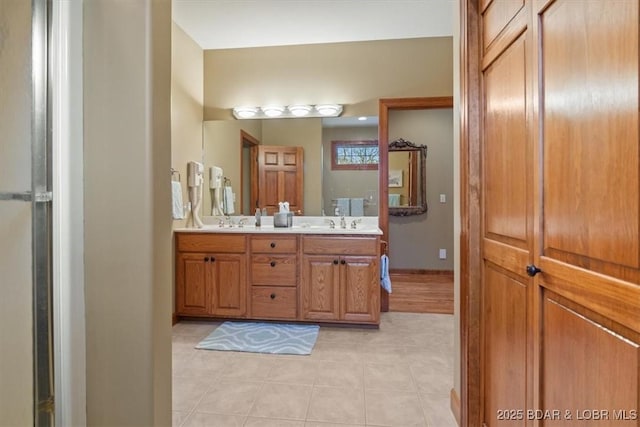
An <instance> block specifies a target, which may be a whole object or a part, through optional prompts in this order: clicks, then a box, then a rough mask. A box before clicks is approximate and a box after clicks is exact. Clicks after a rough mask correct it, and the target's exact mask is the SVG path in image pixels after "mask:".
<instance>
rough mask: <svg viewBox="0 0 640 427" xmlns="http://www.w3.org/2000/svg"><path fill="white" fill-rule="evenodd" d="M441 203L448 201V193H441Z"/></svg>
mask: <svg viewBox="0 0 640 427" xmlns="http://www.w3.org/2000/svg"><path fill="white" fill-rule="evenodd" d="M440 203H447V195H446V194H441V195H440Z"/></svg>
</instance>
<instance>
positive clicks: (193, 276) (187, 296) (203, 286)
mask: <svg viewBox="0 0 640 427" xmlns="http://www.w3.org/2000/svg"><path fill="white" fill-rule="evenodd" d="M208 260H209V255H206V254H203V253H179V254H178V256H177V263H176V306H177V307H176V311H177V313H178V314H179V315H185V316H189V315H197V316H201V315H206V314H209V312H210V308H211V306H210V304H209V298H208V291H207V287H208V285H207V280H208V273H207V269H208V264H209V263H208Z"/></svg>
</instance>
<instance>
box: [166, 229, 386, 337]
mask: <svg viewBox="0 0 640 427" xmlns="http://www.w3.org/2000/svg"><path fill="white" fill-rule="evenodd" d="M379 246H380V239H379V237H377V236H345V235H340V236H334V235H306V234H300V235H298V234H284V235H283V234H275V233H274V234H260V233H194V232H177V233H176V315H177V316H183V317H228V318H249V319H256V320H258V319H264V320H286V321H295V320H297V321H315V322H334V323H352V324H373V325H377V324H378V323H379V321H380V268H379Z"/></svg>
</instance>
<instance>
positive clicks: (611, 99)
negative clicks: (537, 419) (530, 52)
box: [534, 0, 640, 426]
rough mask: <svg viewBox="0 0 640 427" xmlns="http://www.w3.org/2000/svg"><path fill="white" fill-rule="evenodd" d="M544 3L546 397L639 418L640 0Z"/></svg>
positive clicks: (571, 413)
mask: <svg viewBox="0 0 640 427" xmlns="http://www.w3.org/2000/svg"><path fill="white" fill-rule="evenodd" d="M535 5H536V19H535V25H536V27H535V28H536V35H537V45H538V46H541V48H540V50H539V51H538V52H537V55H536V56H537V58H536V61H537V63H538V64H539V65H540V68H539V70H540V75H539V76H538V78H537V82H538V84H539V89H538V92H539V105H540V110H539V116H538V118H537V122H538V124H539V126H537V127H536V129H539V130H540V134H539V135H537V140H538V141H539V144H540V146H539V149H540V152H541V153H542V158H541V161H540V165H539V166H540V167H539V168H538V169H537V170H538V171H539V173H540V174H541V175H540V177H539V179H540V181H541V189H540V190H541V195H540V198H539V199H538V200H537V201H538V202H541V207H540V209H537V212H538V213H539V215H540V221H539V224H540V232H539V233H538V235H537V238H538V241H539V243H540V246H539V247H538V248H537V250H536V257H535V263H536V265H537V266H538V267H539V268H540V269H541V270H542V272H541V273H540V274H538V275H537V276H536V278H535V280H534V283H535V285H536V294H537V295H538V296H539V306H538V307H537V313H538V314H539V318H538V319H537V321H538V322H539V325H540V331H539V334H537V336H538V342H536V343H535V345H536V347H535V348H536V349H540V351H541V353H540V355H541V360H540V361H539V364H538V366H537V367H536V368H537V369H539V372H540V376H539V380H538V385H539V405H540V407H542V408H548V409H562V410H563V411H568V412H563V413H562V414H561V418H562V419H560V420H551V421H545V423H544V425H545V426H546V425H566V424H563V423H566V421H565V420H566V419H567V418H569V417H571V418H572V419H573V420H574V422H577V423H579V422H581V423H583V424H585V425H586V424H588V423H589V422H592V423H595V424H597V425H598V426H614V425H624V426H628V425H634V426H638V425H640V418H639V417H638V413H637V411H638V404H639V402H640V393H639V388H638V386H639V384H638V381H639V378H640V377H639V374H640V352H639V343H640V287H639V284H640V239H639V231H640V230H639V228H638V223H639V218H640V209H639V203H640V180H639V178H640V177H639V170H640V153H639V140H638V137H639V136H640V135H639V132H638V108H639V103H638V90H639V85H638V83H639V82H638V64H639V63H638V59H639V56H638V32H639V30H640V28H639V25H638V24H639V22H638V20H639V12H640V10H639V6H638V1H637V0H620V1H615V2H611V1H604V0H601V1H596V0H584V1H580V2H576V1H573V0H556V1H547V2H545V3H544V4H543V3H541V2H536V3H535ZM591 410H595V411H600V410H601V411H608V414H606V413H603V414H598V413H596V416H598V415H603V416H602V419H599V420H598V419H597V418H596V420H597V421H595V422H594V421H579V419H580V418H588V417H590V416H591V415H592V414H591V413H590V411H591ZM632 411H636V412H632ZM625 418H627V419H629V420H627V421H624V419H625Z"/></svg>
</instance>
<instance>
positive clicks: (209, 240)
mask: <svg viewBox="0 0 640 427" xmlns="http://www.w3.org/2000/svg"><path fill="white" fill-rule="evenodd" d="M176 242H177V243H176V246H177V248H178V251H181V252H217V253H244V252H246V250H247V243H246V238H245V236H244V235H237V234H220V233H176Z"/></svg>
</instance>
